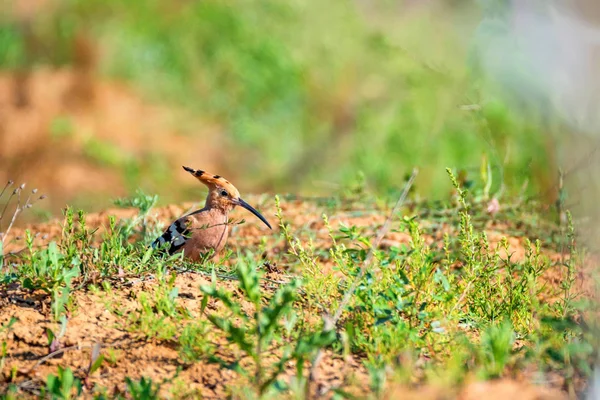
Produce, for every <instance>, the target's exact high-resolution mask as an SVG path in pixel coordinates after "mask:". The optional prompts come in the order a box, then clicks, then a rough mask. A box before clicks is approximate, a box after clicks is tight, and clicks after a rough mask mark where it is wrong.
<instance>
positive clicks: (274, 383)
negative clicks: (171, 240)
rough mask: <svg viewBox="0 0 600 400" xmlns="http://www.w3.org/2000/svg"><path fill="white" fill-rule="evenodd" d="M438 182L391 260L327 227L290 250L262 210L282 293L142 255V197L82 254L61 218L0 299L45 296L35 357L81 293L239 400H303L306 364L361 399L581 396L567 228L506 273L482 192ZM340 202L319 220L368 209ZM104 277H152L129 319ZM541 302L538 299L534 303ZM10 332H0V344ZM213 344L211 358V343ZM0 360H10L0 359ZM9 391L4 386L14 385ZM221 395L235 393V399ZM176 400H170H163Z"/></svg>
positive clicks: (583, 319) (287, 236)
mask: <svg viewBox="0 0 600 400" xmlns="http://www.w3.org/2000/svg"><path fill="white" fill-rule="evenodd" d="M448 172H449V173H450V178H451V179H450V180H451V182H453V183H454V185H455V189H456V191H457V197H455V198H454V199H453V200H452V201H450V202H448V203H446V204H445V205H440V206H438V207H432V206H431V204H427V203H425V204H423V203H417V204H413V205H412V206H411V209H412V211H408V209H407V208H403V212H402V215H403V217H402V218H400V217H398V216H395V217H394V219H393V220H392V229H393V230H394V231H397V232H406V233H407V234H408V235H409V236H410V243H409V244H408V245H402V246H401V247H391V248H373V238H372V236H371V235H366V234H365V231H364V228H359V227H356V226H343V225H342V226H341V227H340V228H339V229H337V230H334V229H333V228H331V225H330V223H329V217H327V216H323V218H324V222H325V226H326V227H329V230H330V239H331V245H330V246H329V247H315V246H314V244H311V242H309V241H307V240H306V236H305V235H306V234H309V235H310V233H311V232H310V229H308V231H298V229H299V227H296V226H291V225H289V224H287V223H286V222H285V213H284V212H283V211H282V210H281V208H280V207H279V204H281V203H280V200H278V202H277V204H278V206H277V207H278V211H277V215H278V218H279V223H280V225H281V227H282V228H283V230H282V232H281V239H282V240H284V241H285V242H287V245H286V248H287V249H288V251H287V253H279V255H277V256H275V257H274V258H273V259H269V262H271V263H273V264H283V265H286V266H287V267H286V268H287V272H286V273H285V274H283V276H284V277H286V279H285V280H284V281H283V282H276V283H273V282H270V281H269V280H266V279H264V274H265V272H264V271H265V268H266V267H265V266H264V265H263V263H264V260H263V259H262V256H261V254H262V250H261V249H260V248H258V249H252V248H250V249H248V251H247V252H246V253H245V254H238V255H234V254H231V253H230V254H229V255H228V256H227V257H228V258H230V260H231V261H232V267H233V270H229V271H227V270H223V269H221V268H220V266H219V265H215V264H214V263H212V262H207V263H204V264H198V265H188V264H187V263H186V262H183V261H182V260H181V259H180V258H179V257H178V256H174V257H171V258H170V259H168V258H167V259H165V258H160V257H157V256H155V255H154V254H152V252H151V251H149V250H148V247H147V243H149V241H150V240H151V239H152V238H153V237H154V236H155V235H156V233H157V230H156V229H154V228H153V227H154V226H155V222H154V221H153V220H152V219H151V218H150V217H149V215H150V214H149V212H150V210H151V208H152V206H153V205H154V204H155V203H156V197H155V196H148V195H145V194H144V193H142V192H140V193H138V195H137V196H136V197H134V198H131V199H121V200H119V201H118V204H121V205H122V206H129V207H131V206H133V207H136V208H138V210H139V215H138V216H136V217H134V218H132V219H131V220H127V221H122V222H121V223H117V222H116V221H115V220H114V218H111V219H110V220H109V226H108V229H107V231H106V232H105V233H103V234H102V235H103V240H102V241H101V242H100V243H98V242H97V241H95V240H94V236H95V235H98V234H99V233H96V232H94V231H90V229H89V228H88V227H87V226H86V225H85V223H84V222H82V221H84V220H85V219H84V218H83V217H84V214H83V213H79V214H78V215H77V216H75V213H74V212H73V211H72V210H67V212H66V215H65V222H64V227H63V234H62V238H61V239H60V240H58V241H57V242H56V243H54V242H53V243H51V244H50V246H48V248H44V249H35V248H33V247H31V246H30V247H29V249H28V251H27V252H26V254H25V255H23V256H22V257H21V258H19V259H16V260H15V259H12V260H13V263H9V264H7V265H6V267H5V268H4V269H3V271H2V274H1V275H0V282H2V283H1V284H0V289H2V288H3V287H4V288H7V287H8V286H7V285H13V287H14V285H20V286H21V287H23V288H27V289H30V290H41V291H43V292H45V293H47V296H49V298H50V299H51V304H52V315H53V317H54V320H55V321H57V322H58V321H61V322H60V325H57V326H59V327H60V329H61V332H60V334H58V335H57V334H55V333H53V332H52V331H49V333H48V339H49V340H48V342H49V346H50V349H52V348H53V346H55V345H56V341H58V342H60V340H61V338H62V337H63V335H64V333H65V330H66V329H68V324H67V320H68V319H69V318H70V316H71V315H73V314H74V313H75V314H77V313H78V312H85V311H84V310H78V305H77V302H76V301H74V300H73V299H74V297H73V295H74V293H75V292H76V291H79V290H85V289H86V288H88V289H91V290H92V292H94V293H101V294H103V297H104V299H105V300H104V301H105V303H106V308H107V309H108V310H109V311H110V312H111V313H113V314H114V315H115V316H116V317H117V318H119V321H121V324H122V325H121V326H122V329H124V330H126V331H128V332H129V333H130V334H131V335H134V336H133V337H138V338H139V339H138V340H140V341H141V342H152V343H164V344H165V345H166V346H168V347H170V348H175V349H177V351H178V354H179V357H180V361H179V362H180V363H181V365H182V366H190V365H193V364H194V363H196V362H208V363H216V364H218V365H220V366H221V367H222V368H227V369H231V370H233V371H234V372H235V373H237V375H238V378H239V379H240V382H241V383H240V384H241V385H242V388H243V387H246V388H248V389H251V390H250V391H248V390H243V389H241V390H242V391H241V395H243V397H244V398H257V397H271V396H276V395H282V394H288V395H294V396H302V395H303V394H305V393H309V392H312V391H313V390H315V389H314V388H313V387H312V386H311V384H312V383H311V381H310V379H309V378H308V377H307V376H308V375H307V373H308V371H309V368H310V366H311V365H312V364H314V363H315V362H318V361H316V358H315V357H317V354H319V353H320V352H321V351H322V350H326V351H327V352H330V353H332V354H334V355H338V356H343V355H345V354H351V355H353V356H354V357H356V358H357V359H358V360H360V362H361V363H362V364H363V365H364V366H365V368H366V369H367V371H368V372H369V376H370V386H369V388H368V389H369V392H370V393H371V394H372V395H373V396H375V397H378V396H379V395H381V394H383V393H384V391H385V388H386V387H388V386H387V385H388V384H390V383H396V384H408V385H410V384H414V383H415V382H419V383H421V384H434V385H445V386H446V387H448V388H449V389H452V390H456V388H457V387H460V385H462V384H463V383H464V382H465V381H467V380H468V379H469V377H471V376H476V377H478V379H483V380H489V379H496V378H501V377H510V376H514V375H518V374H519V373H520V372H519V371H523V370H534V371H537V373H538V374H540V376H542V377H543V376H545V374H550V373H554V374H560V375H561V376H562V377H563V378H564V379H565V384H564V386H563V387H562V389H563V390H567V391H569V392H572V393H573V392H574V391H575V390H581V387H580V386H577V384H576V381H577V380H578V379H581V378H585V377H587V376H589V374H590V369H591V366H592V363H593V361H594V360H595V359H596V357H597V354H596V350H595V349H597V343H596V341H597V339H595V338H596V337H597V335H596V334H597V332H596V328H595V327H596V326H597V324H596V319H595V317H594V315H595V314H594V313H595V311H594V310H595V308H594V306H593V305H592V304H591V303H589V302H588V301H586V297H585V296H583V295H582V294H581V293H579V292H578V291H577V290H576V288H575V285H574V283H575V274H577V273H582V272H581V271H582V270H581V268H582V267H581V265H582V264H581V263H582V262H583V259H582V258H581V257H582V256H583V254H582V253H581V251H580V250H579V249H577V247H576V246H575V230H574V227H573V225H572V222H571V221H570V219H569V223H568V226H567V229H566V230H564V229H562V230H561V229H559V228H558V227H554V228H546V229H545V233H543V234H542V235H541V237H540V238H539V239H538V240H536V242H535V243H532V242H529V241H528V240H526V242H525V246H526V253H525V256H524V258H523V260H521V261H518V262H517V261H515V260H513V259H512V257H511V256H510V255H508V256H507V255H506V254H508V253H503V252H502V250H503V249H505V250H507V249H508V244H507V241H506V240H503V241H501V242H500V243H499V244H498V245H497V247H492V246H491V245H490V243H489V241H488V239H487V237H486V234H485V232H484V230H483V229H482V227H483V226H485V223H486V221H488V222H489V220H490V218H489V216H487V215H486V212H485V207H486V205H487V200H485V187H480V186H474V187H472V190H471V191H470V192H468V191H466V190H464V189H463V188H462V187H461V186H460V185H459V183H458V181H457V179H456V178H455V176H454V175H453V174H452V173H451V172H450V170H448ZM346 196H347V195H346V194H343V193H341V194H340V195H339V196H335V197H333V198H331V199H330V201H329V202H326V203H323V205H322V206H321V207H322V208H321V209H322V210H323V211H324V212H326V213H327V214H329V215H330V216H334V215H336V214H337V213H339V212H342V211H344V212H347V211H346V210H360V209H361V208H363V207H365V206H366V205H368V204H369V203H370V202H371V201H374V200H375V198H373V197H372V194H371V193H370V192H368V191H366V192H363V193H362V194H361V197H354V198H353V199H351V198H349V197H346ZM336 203H337V204H338V205H333V206H332V204H336ZM340 204H344V206H341V205H340ZM423 209H425V210H427V212H429V213H430V216H429V217H428V218H420V217H419V216H418V215H419V214H420V213H421V212H422V211H423ZM378 212H383V210H380V211H378ZM524 215H529V216H530V217H531V216H534V215H535V207H534V204H528V203H526V204H521V205H520V206H519V207H518V208H512V207H506V208H505V209H503V210H502V211H501V212H500V214H498V216H497V218H499V219H500V220H503V221H506V223H507V224H509V225H514V226H519V228H517V229H522V231H521V236H525V237H535V236H537V235H538V233H536V231H535V229H534V228H535V227H539V226H540V221H539V220H538V221H535V220H533V221H534V222H533V223H532V222H530V221H529V220H528V219H525V218H523V216H524ZM436 223H444V224H447V226H448V227H449V228H450V229H451V233H447V234H445V236H444V239H443V244H444V245H443V247H442V248H438V247H437V246H435V245H428V244H427V243H426V240H425V236H426V235H430V234H432V232H431V230H432V229H436V228H435V225H436ZM548 226H552V225H548ZM304 229H307V228H304ZM551 230H555V231H556V232H559V235H560V236H559V238H556V237H555V238H553V239H550V234H551V233H552V232H550V231H551ZM560 232H562V233H560ZM270 243H273V241H272V240H268V241H267V242H266V243H265V245H264V246H265V247H267V248H268V247H269V246H270ZM558 248H565V249H567V250H568V251H567V252H568V253H570V257H569V258H567V259H562V260H558V261H551V259H550V258H549V257H548V255H547V252H548V251H551V250H552V249H558ZM253 250H256V251H253ZM369 250H370V251H372V252H373V255H374V258H373V262H372V263H371V264H368V265H367V269H366V273H365V274H364V277H363V278H362V279H360V280H359V281H358V282H357V283H358V285H357V286H356V289H355V291H354V292H351V297H350V301H349V302H348V303H347V304H343V305H342V303H341V299H342V296H343V295H344V294H345V293H346V292H347V291H348V290H350V288H351V287H352V283H353V281H354V280H356V279H359V278H358V277H359V276H360V274H359V271H360V269H361V268H362V266H363V265H364V262H365V259H366V258H367V253H368V251H369ZM328 260H332V261H334V265H335V267H334V270H338V271H339V272H341V275H340V274H331V273H323V272H322V271H321V268H322V267H321V266H322V264H323V263H324V262H326V261H328ZM117 269H118V270H117ZM183 270H193V271H195V273H200V274H203V275H206V276H207V277H211V282H212V283H211V284H210V285H207V286H203V287H201V288H200V289H201V292H202V293H203V294H202V297H201V298H200V299H199V301H200V303H201V314H200V316H198V315H194V313H192V312H191V310H190V309H188V308H187V307H186V306H185V305H184V304H183V303H182V301H181V298H180V288H178V287H177V286H176V285H175V278H176V271H183ZM556 270H558V271H559V273H560V274H561V276H562V277H563V278H562V280H561V282H562V283H560V284H558V285H549V284H548V282H547V281H546V280H545V279H544V276H545V274H547V273H549V272H550V271H556ZM223 271H224V272H223ZM117 274H119V276H130V277H137V278H141V279H149V278H150V277H152V278H153V282H154V283H153V285H152V287H151V288H149V289H146V290H143V291H140V292H138V293H137V295H136V296H135V298H134V299H133V301H135V302H136V304H137V307H136V311H134V312H129V311H127V309H126V308H121V307H122V301H123V300H122V297H119V291H121V290H123V289H122V288H120V283H119V281H118V280H114V279H113V277H114V276H115V275H117ZM217 276H218V277H219V278H218V279H217ZM223 279H231V280H233V281H234V282H237V283H236V285H235V286H237V288H236V289H235V290H229V289H227V288H224V287H223V286H222V282H223ZM111 281H112V282H113V283H110V282H111ZM97 282H102V284H100V285H99V284H98V283H97ZM542 296H543V297H544V298H546V299H547V298H552V299H554V300H553V301H542ZM209 304H210V306H209ZM338 307H342V314H341V319H340V320H339V321H338V323H337V324H335V325H333V326H331V325H330V324H328V323H327V322H326V321H327V318H330V317H327V315H330V316H331V315H333V313H334V311H335V310H336V309H337V308H338ZM323 315H325V318H324V319H321V318H320V317H321V316H323ZM19 323H20V322H19V321H14V320H11V321H10V322H9V323H8V324H6V325H5V326H3V327H2V329H1V330H0V335H2V334H3V332H4V331H8V330H10V329H11V327H13V328H14V326H16V325H18V324H19ZM219 332H221V333H219ZM223 335H224V337H225V340H226V341H227V342H228V347H227V349H229V350H227V351H226V350H224V347H223V346H222V345H216V343H215V342H214V340H215V338H217V337H223ZM0 338H2V336H0ZM517 342H518V344H519V345H518V346H517V345H516V344H517ZM51 351H52V350H51ZM224 352H225V353H224ZM226 352H231V353H226ZM224 354H228V355H226V356H224ZM99 355H102V359H100V358H98V357H99ZM2 357H3V359H4V358H5V357H10V354H6V352H4V353H3V355H2ZM97 360H100V361H97ZM419 360H420V361H419ZM423 360H426V361H423ZM119 361H120V360H119V357H118V356H115V355H114V353H111V352H110V349H103V350H102V354H96V356H95V358H94V356H92V361H90V367H89V369H88V370H86V371H83V372H82V371H79V372H75V371H72V370H70V369H68V368H67V369H63V367H61V368H60V369H59V370H58V372H57V375H52V376H51V377H49V378H48V380H47V382H46V383H45V387H46V389H45V390H47V392H48V393H52V394H53V396H56V398H68V396H69V395H72V394H74V393H75V392H79V391H81V390H88V391H91V392H90V393H95V394H96V395H97V396H100V395H102V393H108V392H107V390H109V389H110V388H103V387H101V386H97V385H96V386H94V385H91V386H90V384H88V387H87V388H84V389H82V382H86V381H87V379H88V378H86V377H87V376H89V375H91V374H92V373H93V371H95V370H97V369H98V368H100V367H101V364H102V363H104V362H111V363H113V364H115V363H119ZM417 362H420V363H421V364H420V366H419V367H416V363H417ZM92 365H93V366H94V367H93V368H92ZM290 366H292V370H290ZM389 371H394V372H393V373H390V372H389ZM285 374H288V376H289V374H291V376H292V377H293V378H292V379H291V380H290V379H288V378H286V375H285ZM176 378H177V373H176V374H175V375H174V376H171V377H165V381H164V382H162V383H160V382H159V383H153V382H152V381H149V380H146V379H144V380H141V381H139V382H137V383H134V382H133V381H131V380H130V379H129V378H127V379H128V380H127V387H128V389H127V390H128V391H129V393H131V395H132V396H134V398H135V393H146V392H148V393H149V394H148V393H147V394H146V395H148V396H150V398H152V397H153V396H152V395H151V394H152V393H155V391H156V390H157V387H158V386H160V385H169V386H168V387H170V388H171V390H178V389H177V387H179V386H177V385H174V386H171V384H172V382H174V379H176ZM12 379H13V383H14V384H16V383H17V381H18V379H17V377H14V378H12ZM156 385H158V386H156ZM345 385H350V381H349V382H347V383H346V384H342V385H341V386H339V387H334V388H331V390H334V391H335V392H337V393H338V394H340V395H342V396H345V395H346V394H347V390H348V389H349V388H350V387H351V386H345ZM166 387H167V386H166ZM238 389H239V387H238ZM7 390H8V391H7V392H5V395H6V396H9V397H10V396H11V393H13V392H14V390H16V386H14V385H13V386H10V385H9V386H8V389H7ZM230 390H232V391H234V392H235V391H236V390H237V389H236V386H232V387H231V388H230ZM236 393H237V392H236ZM155 394H156V393H155ZM183 394H185V391H184V392H181V393H179V395H183ZM140 395H141V394H140ZM146 395H144V396H146ZM140 398H147V397H140Z"/></svg>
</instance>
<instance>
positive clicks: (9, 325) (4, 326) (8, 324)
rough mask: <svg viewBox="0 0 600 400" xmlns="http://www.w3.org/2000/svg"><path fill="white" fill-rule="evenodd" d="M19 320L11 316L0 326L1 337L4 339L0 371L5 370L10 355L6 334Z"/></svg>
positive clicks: (0, 352) (0, 351) (0, 349)
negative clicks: (7, 357)
mask: <svg viewBox="0 0 600 400" xmlns="http://www.w3.org/2000/svg"><path fill="white" fill-rule="evenodd" d="M17 321H18V319H17V318H15V317H11V318H10V319H9V320H8V321H7V322H6V323H4V324H2V325H1V326H0V337H2V341H1V342H0V371H4V363H5V360H6V356H7V355H8V343H7V341H6V336H7V335H8V333H9V332H10V330H11V328H12V326H13V325H14V324H15V323H17Z"/></svg>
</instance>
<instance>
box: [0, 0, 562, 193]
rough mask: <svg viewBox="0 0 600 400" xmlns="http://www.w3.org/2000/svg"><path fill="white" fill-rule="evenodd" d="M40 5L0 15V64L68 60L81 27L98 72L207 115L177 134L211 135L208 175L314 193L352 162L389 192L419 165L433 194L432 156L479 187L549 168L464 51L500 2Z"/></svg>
mask: <svg viewBox="0 0 600 400" xmlns="http://www.w3.org/2000/svg"><path fill="white" fill-rule="evenodd" d="M17 3H18V1H17V0H14V1H13V4H17ZM49 4H50V5H49V6H47V8H48V10H45V11H44V12H37V13H29V16H27V17H21V18H19V17H15V15H12V16H9V17H6V16H5V17H0V23H1V26H0V68H4V69H7V68H8V69H15V68H20V67H21V66H23V65H36V64H50V65H56V66H60V65H65V64H67V65H68V64H71V63H76V62H77V54H75V53H76V51H75V50H76V46H74V45H73V43H74V39H75V38H77V37H80V36H81V35H88V36H89V37H91V38H93V40H94V43H95V44H96V45H97V47H98V49H100V50H99V54H100V57H98V61H97V62H98V66H97V70H98V71H100V73H101V74H102V75H103V76H105V77H108V78H110V79H118V80H123V81H126V82H128V83H129V84H131V85H133V87H135V88H136V89H137V90H138V91H139V93H142V94H143V95H144V96H145V97H146V98H147V99H148V100H149V101H153V102H159V103H163V104H165V103H166V104H168V105H171V106H172V107H174V108H176V109H178V110H183V115H182V116H181V117H180V118H181V121H180V123H181V125H182V126H183V125H185V123H184V122H183V121H184V120H185V119H186V117H187V116H189V117H192V118H193V121H194V122H195V123H196V122H197V121H204V122H205V124H200V125H197V124H196V125H194V127H193V129H191V128H188V129H186V131H187V132H190V133H189V134H190V135H199V136H200V137H207V138H208V139H207V140H210V137H209V136H210V135H219V140H218V143H220V144H222V145H224V146H227V149H226V150H223V154H220V155H219V157H218V158H219V159H221V160H222V162H221V165H222V167H223V170H224V171H215V172H220V173H223V174H225V173H227V172H231V171H236V172H235V173H234V174H233V175H234V176H233V178H236V179H241V178H244V179H246V180H247V182H248V183H245V186H246V187H254V188H255V190H262V189H273V188H276V189H278V190H292V191H298V190H302V191H305V192H312V193H315V192H324V191H328V190H330V189H329V188H330V187H332V185H333V186H334V187H335V186H338V185H340V184H342V185H344V184H346V183H348V182H351V181H353V180H354V179H355V177H356V174H357V172H358V171H362V173H364V176H365V177H366V181H367V182H368V184H369V185H370V186H371V187H372V188H374V189H377V190H379V191H383V192H386V191H388V190H392V189H397V188H398V186H400V184H401V181H402V177H403V176H404V174H405V173H406V172H407V171H410V169H411V168H412V167H413V166H418V167H420V168H421V175H420V182H419V183H418V188H417V189H418V191H419V192H420V193H422V194H424V195H427V196H432V197H440V196H442V195H445V194H446V193H447V191H448V190H450V187H449V185H448V183H447V179H446V177H445V173H444V170H445V167H447V166H452V167H455V168H457V169H464V170H466V171H467V172H469V171H474V173H473V175H477V171H478V166H479V165H480V164H481V161H482V159H486V160H488V159H489V160H490V162H491V163H492V173H493V174H494V175H495V176H496V179H495V180H494V182H495V183H496V187H495V188H493V189H492V191H497V190H499V188H500V184H501V183H505V184H506V186H507V188H508V190H509V191H510V190H513V191H516V190H519V189H520V187H521V185H522V184H523V182H525V181H531V182H532V184H531V185H530V186H529V190H531V191H533V192H534V193H535V192H539V191H540V189H541V186H544V185H547V184H548V181H549V180H550V181H553V180H554V176H555V175H556V174H555V172H554V171H555V168H550V167H553V165H551V164H552V155H550V154H547V151H546V149H548V148H551V146H550V145H549V143H550V142H549V141H550V140H551V139H550V138H549V137H548V136H547V135H545V134H544V135H541V134H540V133H541V132H544V133H547V132H548V129H550V128H548V127H545V126H543V125H542V124H541V123H540V122H539V121H538V120H537V119H536V118H532V115H531V114H529V115H520V114H519V113H516V112H515V108H514V107H512V105H511V104H507V103H506V102H505V101H503V100H502V99H501V97H500V96H499V95H498V93H497V92H496V91H495V90H493V89H491V88H490V87H489V85H487V84H486V83H485V81H484V80H483V79H482V78H481V74H480V73H479V72H478V70H477V68H476V65H475V63H472V62H470V61H469V57H468V55H469V52H468V51H469V48H470V46H471V43H470V39H471V37H472V34H473V32H474V31H475V30H476V28H477V26H478V23H479V22H480V21H481V15H480V14H481V13H482V12H488V13H497V12H498V11H497V10H498V9H499V8H498V7H497V5H502V2H501V1H500V2H498V1H485V2H472V1H452V2H428V3H427V4H417V3H415V2H410V1H404V2H389V1H373V2H362V1H353V2H347V1H329V2H321V1H317V0H307V1H291V2H280V1H276V0H266V1H257V0H252V1H241V0H235V1H220V0H205V1H183V0H178V1H166V0H147V1H134V2H121V1H115V0H63V1H56V2H50V3H49ZM481 5H482V6H481ZM494 5H496V6H494ZM486 10H487V11H486ZM490 10H491V11H490ZM31 38H37V39H36V40H34V41H33V42H34V43H36V44H35V45H32V44H31V43H30V42H32V40H31ZM28 43H29V44H28ZM205 126H206V127H205ZM215 126H216V127H217V128H218V129H217V131H216V133H215V129H214V127H215ZM207 127H210V128H207ZM56 128H57V129H58V127H56ZM63 130H64V129H61V131H63ZM192 132H193V133H192ZM99 144H101V142H100V141H99V140H91V141H90V142H89V146H88V148H86V154H87V155H88V156H89V157H91V158H92V159H93V160H94V161H95V162H100V163H104V164H107V165H108V166H110V167H112V168H121V169H122V170H123V174H124V176H125V177H126V180H127V181H128V182H129V183H130V184H131V186H130V187H134V186H135V184H136V183H140V182H141V179H142V178H141V176H140V173H139V169H140V168H139V166H136V165H133V164H135V160H129V159H127V155H122V156H120V155H118V154H115V152H118V151H119V149H118V148H110V147H107V146H100V145H99ZM97 145H98V146H97ZM139 162H140V163H143V162H144V161H143V160H140V161H139ZM202 162H203V154H202V149H199V152H198V157H197V165H198V166H201V165H202ZM140 165H141V164H140ZM161 167H164V168H171V167H170V166H167V165H161ZM132 171H134V173H132ZM178 172H179V171H178V170H176V171H173V172H172V173H178ZM549 174H550V176H551V178H549V177H548V175H549ZM142 175H143V174H142ZM475 179H477V177H475ZM168 190H169V188H165V191H168Z"/></svg>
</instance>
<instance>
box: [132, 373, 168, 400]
mask: <svg viewBox="0 0 600 400" xmlns="http://www.w3.org/2000/svg"><path fill="white" fill-rule="evenodd" d="M125 384H126V385H127V391H128V392H129V395H130V396H131V398H132V399H133V400H153V399H158V398H159V397H158V392H159V391H160V385H159V384H155V383H153V382H152V379H150V378H146V377H142V378H141V379H140V380H139V381H134V380H133V379H131V378H130V377H126V378H125Z"/></svg>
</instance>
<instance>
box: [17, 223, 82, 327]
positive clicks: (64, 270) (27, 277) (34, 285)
mask: <svg viewBox="0 0 600 400" xmlns="http://www.w3.org/2000/svg"><path fill="white" fill-rule="evenodd" d="M28 237H31V236H30V234H29V233H28ZM28 242H30V241H29V240H28ZM80 266H81V260H80V259H79V256H78V255H76V254H74V253H72V255H71V256H70V257H69V256H65V255H64V254H62V253H61V252H60V250H59V247H58V245H57V244H56V242H51V243H50V244H49V245H48V247H47V248H45V249H41V250H39V251H37V250H36V251H34V250H33V249H32V248H31V247H30V248H29V255H28V256H27V257H26V262H25V263H24V264H23V266H22V267H21V270H20V280H21V283H22V285H23V287H24V288H27V289H32V290H35V289H41V290H43V291H45V292H46V293H48V294H49V295H50V296H51V297H52V315H53V317H54V320H55V321H58V320H59V318H60V316H61V315H62V314H63V313H64V312H65V310H66V309H65V307H66V306H67V304H68V303H69V294H70V293H71V289H72V287H71V281H72V280H73V279H74V278H75V277H77V276H79V271H80Z"/></svg>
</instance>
